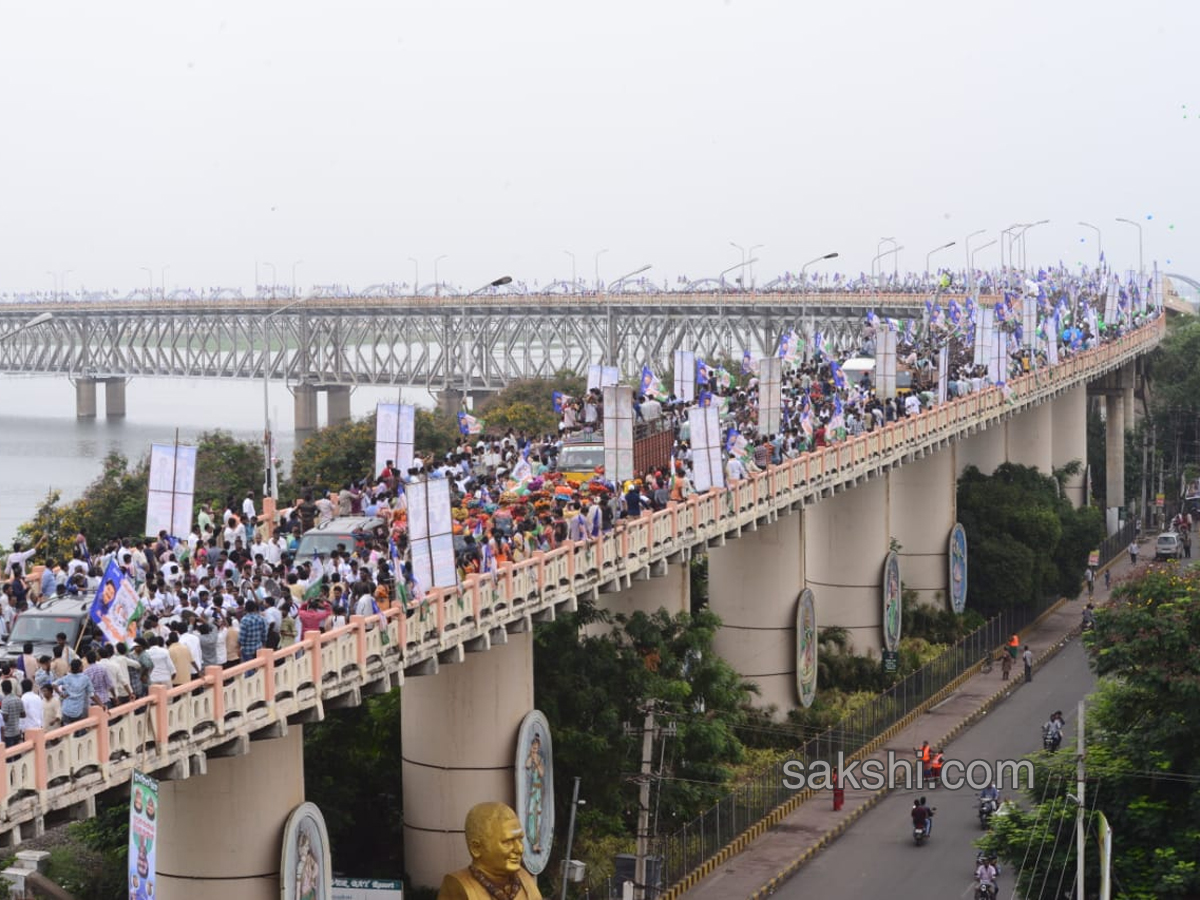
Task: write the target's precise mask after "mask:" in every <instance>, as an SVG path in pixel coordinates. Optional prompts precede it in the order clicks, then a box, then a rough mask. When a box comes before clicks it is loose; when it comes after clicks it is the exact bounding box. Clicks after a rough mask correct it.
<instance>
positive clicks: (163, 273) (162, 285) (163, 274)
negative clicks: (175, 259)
mask: <svg viewBox="0 0 1200 900" xmlns="http://www.w3.org/2000/svg"><path fill="white" fill-rule="evenodd" d="M169 268H171V264H170V263H167V264H166V265H165V266H163V267H162V268H161V269H159V273H160V274H159V278H158V281H159V285H158V289H159V290H160V291H162V295H163V299H164V300H166V299H167V269H169Z"/></svg>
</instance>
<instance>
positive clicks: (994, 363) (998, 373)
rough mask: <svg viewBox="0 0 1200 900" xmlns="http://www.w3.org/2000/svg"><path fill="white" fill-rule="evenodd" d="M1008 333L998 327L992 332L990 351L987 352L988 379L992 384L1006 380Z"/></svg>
mask: <svg viewBox="0 0 1200 900" xmlns="http://www.w3.org/2000/svg"><path fill="white" fill-rule="evenodd" d="M1007 363H1008V335H1006V334H1005V333H1004V332H1003V331H1000V330H999V329H997V330H995V331H993V332H992V352H991V353H990V354H988V380H989V381H991V383H992V384H1003V383H1004V382H1006V381H1008V364H1007Z"/></svg>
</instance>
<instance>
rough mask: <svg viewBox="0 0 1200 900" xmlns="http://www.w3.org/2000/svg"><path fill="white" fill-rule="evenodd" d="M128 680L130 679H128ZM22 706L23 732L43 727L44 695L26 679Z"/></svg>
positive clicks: (23, 686) (22, 684) (22, 688)
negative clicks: (23, 710)
mask: <svg viewBox="0 0 1200 900" xmlns="http://www.w3.org/2000/svg"><path fill="white" fill-rule="evenodd" d="M126 680H128V679H126ZM21 690H22V691H23V693H22V694H21V705H22V706H24V707H25V715H23V716H21V731H28V730H29V729H30V728H41V727H42V709H43V700H42V695H41V694H40V693H39V692H38V691H36V690H34V688H33V682H32V681H30V680H29V679H28V678H26V679H25V680H24V681H22V682H21Z"/></svg>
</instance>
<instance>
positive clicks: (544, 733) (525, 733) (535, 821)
mask: <svg viewBox="0 0 1200 900" xmlns="http://www.w3.org/2000/svg"><path fill="white" fill-rule="evenodd" d="M517 818H518V819H519V820H520V822H521V828H522V829H524V831H525V853H524V855H523V856H522V857H521V861H522V862H523V863H524V864H525V868H526V869H528V870H529V872H530V873H531V874H533V875H537V874H539V873H540V872H541V871H542V869H544V868H546V863H548V862H549V861H550V848H551V847H552V846H553V844H554V755H553V751H552V750H551V746H550V723H549V722H547V721H546V717H545V716H544V715H543V714H542V713H541V712H540V711H539V710H536V709H535V710H533V711H532V712H530V713H529V715H527V716H526V717H525V718H524V719H523V720H522V721H521V728H520V730H519V731H518V732H517Z"/></svg>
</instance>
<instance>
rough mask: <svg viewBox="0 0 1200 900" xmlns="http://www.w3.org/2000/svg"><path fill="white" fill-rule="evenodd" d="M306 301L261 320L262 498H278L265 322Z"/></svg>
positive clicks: (268, 352)
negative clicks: (273, 452) (263, 457)
mask: <svg viewBox="0 0 1200 900" xmlns="http://www.w3.org/2000/svg"><path fill="white" fill-rule="evenodd" d="M306 302H308V297H301V298H300V299H299V300H293V301H292V302H291V303H288V304H286V305H285V306H281V307H280V308H279V309H277V310H275V311H274V312H271V313H267V314H266V315H265V316H263V320H262V341H263V349H262V353H263V361H262V370H263V454H264V456H265V457H266V458H265V461H264V465H265V471H264V473H263V499H264V500H265V499H266V498H267V494H268V493H269V494H270V495H271V496H272V497H274V498H275V499H279V484H278V479H277V478H274V477H272V476H273V475H274V473H275V466H274V464H273V462H272V454H271V447H272V444H273V443H274V442H273V441H272V439H271V408H270V400H269V396H268V389H269V386H270V384H271V345H270V343H269V340H268V337H267V323H268V322H269V321H271V319H273V318H275V317H276V316H277V315H279V314H280V313H284V312H287V311H288V310H289V309H292V308H293V307H296V306H299V305H300V304H301V303H306Z"/></svg>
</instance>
